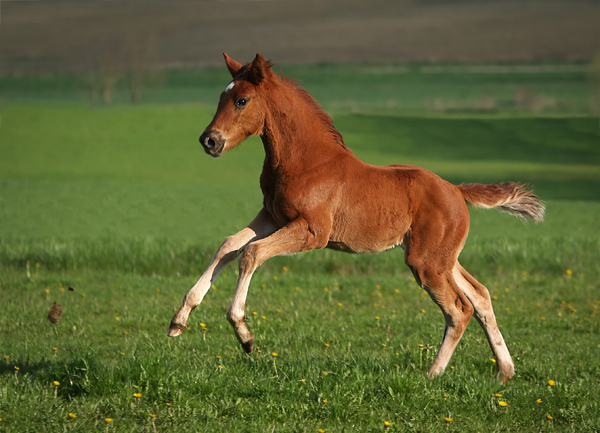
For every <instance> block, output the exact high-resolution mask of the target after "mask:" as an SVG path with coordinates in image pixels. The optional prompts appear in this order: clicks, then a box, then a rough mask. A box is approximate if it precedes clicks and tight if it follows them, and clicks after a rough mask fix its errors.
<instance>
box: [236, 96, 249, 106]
mask: <svg viewBox="0 0 600 433" xmlns="http://www.w3.org/2000/svg"><path fill="white" fill-rule="evenodd" d="M247 104H248V99H246V98H240V99H238V100H237V101H235V105H237V106H238V107H240V108H244V107H245V106H246V105H247Z"/></svg>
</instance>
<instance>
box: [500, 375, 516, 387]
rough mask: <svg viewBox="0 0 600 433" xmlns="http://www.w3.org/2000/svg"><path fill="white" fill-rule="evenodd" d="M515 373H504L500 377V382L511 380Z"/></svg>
mask: <svg viewBox="0 0 600 433" xmlns="http://www.w3.org/2000/svg"><path fill="white" fill-rule="evenodd" d="M514 375H515V374H514V373H513V374H510V375H506V376H505V375H502V377H501V378H500V383H501V384H505V383H506V382H508V381H509V380H511V379H512V378H513V376H514Z"/></svg>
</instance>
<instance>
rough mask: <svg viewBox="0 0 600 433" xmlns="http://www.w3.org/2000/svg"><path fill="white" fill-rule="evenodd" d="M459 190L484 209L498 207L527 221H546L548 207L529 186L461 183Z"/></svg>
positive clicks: (514, 183) (469, 200) (474, 204)
mask: <svg viewBox="0 0 600 433" xmlns="http://www.w3.org/2000/svg"><path fill="white" fill-rule="evenodd" d="M458 189H459V190H460V192H462V194H463V196H464V198H465V200H466V201H468V202H469V203H470V204H471V205H473V206H476V207H482V208H488V209H489V208H493V207H496V208H498V210H500V211H502V212H506V213H509V214H512V215H515V216H517V217H519V218H521V219H522V220H524V221H527V218H531V219H532V220H534V221H536V222H541V221H543V220H544V213H545V211H546V206H545V205H544V203H543V202H542V201H541V200H540V199H539V197H538V196H536V195H535V194H533V193H532V192H531V188H530V187H529V186H528V185H522V184H520V183H516V182H505V183H492V184H490V185H485V184H483V183H461V184H460V185H458Z"/></svg>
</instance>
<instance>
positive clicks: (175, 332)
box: [167, 322, 185, 337]
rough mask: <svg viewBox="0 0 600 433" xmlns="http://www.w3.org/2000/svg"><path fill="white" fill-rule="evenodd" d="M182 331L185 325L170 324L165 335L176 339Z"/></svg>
mask: <svg viewBox="0 0 600 433" xmlns="http://www.w3.org/2000/svg"><path fill="white" fill-rule="evenodd" d="M184 329H185V325H178V324H177V323H173V322H171V326H170V327H169V331H168V332H167V335H168V336H169V337H177V336H179V335H181V333H182V332H183V330H184Z"/></svg>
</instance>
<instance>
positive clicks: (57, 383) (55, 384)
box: [52, 380, 60, 386]
mask: <svg viewBox="0 0 600 433" xmlns="http://www.w3.org/2000/svg"><path fill="white" fill-rule="evenodd" d="M52 384H53V385H54V386H58V385H60V382H59V381H58V380H55V381H54V382H52Z"/></svg>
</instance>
